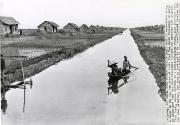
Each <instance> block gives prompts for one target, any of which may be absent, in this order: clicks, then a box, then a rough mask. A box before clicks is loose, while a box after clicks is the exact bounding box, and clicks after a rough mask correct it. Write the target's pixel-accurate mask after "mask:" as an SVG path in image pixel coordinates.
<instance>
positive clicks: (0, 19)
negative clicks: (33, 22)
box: [0, 16, 19, 36]
mask: <svg viewBox="0 0 180 125" xmlns="http://www.w3.org/2000/svg"><path fill="white" fill-rule="evenodd" d="M18 24H19V22H18V21H16V20H15V19H14V18H13V17H5V16H0V36H5V35H6V34H13V35H14V34H15V35H17V34H18V33H19V32H18Z"/></svg>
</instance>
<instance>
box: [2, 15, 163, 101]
mask: <svg viewBox="0 0 180 125" xmlns="http://www.w3.org/2000/svg"><path fill="white" fill-rule="evenodd" d="M19 25H23V24H21V22H18V21H17V20H16V19H14V18H13V17H2V16H0V41H1V57H3V58H4V60H5V63H6V67H5V69H4V70H3V75H4V76H3V77H4V82H3V83H4V85H2V83H1V86H6V85H9V84H11V83H13V82H16V81H22V80H23V79H25V78H29V77H31V76H33V75H35V74H37V73H39V72H41V71H43V70H45V69H46V68H48V67H49V66H51V65H54V64H56V63H58V62H60V61H61V60H63V59H68V58H71V57H73V56H74V55H75V54H77V53H80V52H82V51H84V50H86V49H88V48H89V47H92V46H94V45H96V44H98V43H100V42H103V41H105V40H107V39H109V38H112V37H113V36H115V35H118V34H120V35H121V34H123V31H125V30H126V29H127V28H122V27H106V26H99V25H96V26H95V25H90V26H88V25H86V24H82V25H81V26H77V25H76V24H74V23H68V24H67V25H65V26H64V27H62V26H59V25H58V24H57V23H56V22H53V21H44V22H42V23H41V24H39V25H37V29H19V28H18V26H19ZM130 31H131V35H132V37H133V38H134V40H135V42H136V44H137V46H138V49H139V51H140V54H141V56H142V57H143V59H144V60H145V62H146V63H147V64H148V65H149V69H150V71H151V72H152V74H153V75H154V77H155V79H156V82H157V85H158V87H159V94H160V96H161V97H162V98H163V100H164V101H165V99H166V92H165V91H166V90H165V88H166V85H165V55H164V51H165V46H164V44H165V43H164V25H155V26H145V27H136V28H130ZM22 67H23V73H22Z"/></svg>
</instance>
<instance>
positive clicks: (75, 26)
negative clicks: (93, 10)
mask: <svg viewBox="0 0 180 125" xmlns="http://www.w3.org/2000/svg"><path fill="white" fill-rule="evenodd" d="M67 25H71V26H72V27H74V28H76V29H78V28H79V27H78V26H77V25H76V24H74V23H68V24H67ZM67 25H66V26H67Z"/></svg>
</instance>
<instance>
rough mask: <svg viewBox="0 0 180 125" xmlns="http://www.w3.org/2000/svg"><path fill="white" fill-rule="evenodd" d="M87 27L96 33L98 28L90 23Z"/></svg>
mask: <svg viewBox="0 0 180 125" xmlns="http://www.w3.org/2000/svg"><path fill="white" fill-rule="evenodd" d="M89 29H90V31H91V33H97V32H99V30H98V29H97V28H96V26H94V25H91V26H90V27H89Z"/></svg>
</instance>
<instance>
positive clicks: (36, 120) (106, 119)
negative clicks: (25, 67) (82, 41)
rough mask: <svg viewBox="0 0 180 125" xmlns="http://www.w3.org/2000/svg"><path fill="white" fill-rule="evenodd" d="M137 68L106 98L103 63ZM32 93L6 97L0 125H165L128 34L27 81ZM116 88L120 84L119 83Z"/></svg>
mask: <svg viewBox="0 0 180 125" xmlns="http://www.w3.org/2000/svg"><path fill="white" fill-rule="evenodd" d="M124 55H126V56H127V57H128V59H129V61H130V62H131V64H132V65H134V66H136V67H139V69H138V70H136V71H134V72H133V73H132V74H131V75H130V78H129V79H128V83H127V84H125V85H122V86H121V87H119V88H118V90H119V92H118V93H117V94H113V93H112V94H110V95H108V92H107V85H108V83H107V81H108V76H107V72H109V71H110V69H108V68H107V59H109V60H111V61H113V62H118V66H119V67H122V61H123V56H124ZM32 79H33V83H34V85H33V88H32V89H27V90H26V108H25V113H22V108H23V90H18V89H16V90H10V91H9V92H7V95H6V98H7V100H8V108H7V114H6V115H2V118H1V120H2V125H49V124H51V125H164V124H165V103H164V102H163V100H162V99H161V98H160V96H159V95H158V87H157V85H156V83H155V79H154V77H153V75H152V74H151V73H150V71H149V69H148V66H147V64H146V63H145V62H144V61H143V59H142V57H141V56H140V53H139V51H138V47H137V46H136V44H135V42H134V40H133V38H132V37H131V35H130V31H129V30H126V31H124V33H123V34H122V35H116V36H114V37H113V38H111V39H108V40H106V41H104V42H103V43H100V44H98V45H96V46H94V47H92V48H89V49H88V50H86V51H85V52H83V53H80V54H78V55H76V56H75V57H73V58H71V59H69V60H64V61H61V62H60V63H58V64H57V65H54V66H51V67H50V68H48V69H46V70H44V71H43V72H41V73H39V74H37V75H35V76H33V77H32ZM118 83H119V85H121V84H122V83H123V81H121V80H120V81H119V82H118Z"/></svg>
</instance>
